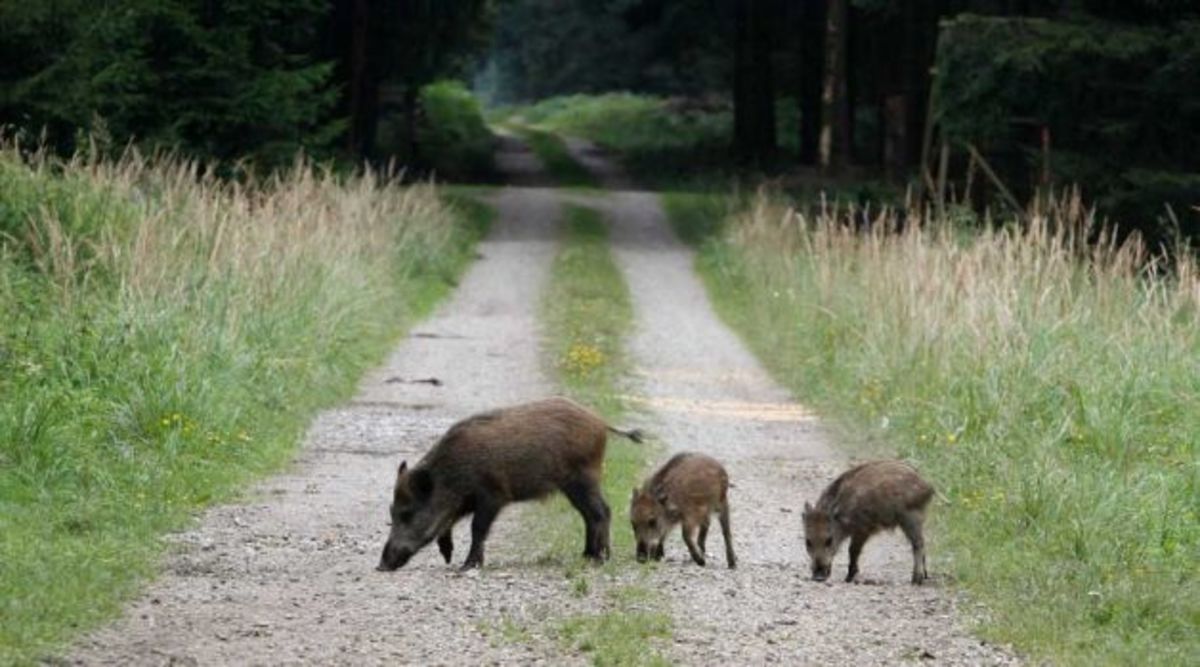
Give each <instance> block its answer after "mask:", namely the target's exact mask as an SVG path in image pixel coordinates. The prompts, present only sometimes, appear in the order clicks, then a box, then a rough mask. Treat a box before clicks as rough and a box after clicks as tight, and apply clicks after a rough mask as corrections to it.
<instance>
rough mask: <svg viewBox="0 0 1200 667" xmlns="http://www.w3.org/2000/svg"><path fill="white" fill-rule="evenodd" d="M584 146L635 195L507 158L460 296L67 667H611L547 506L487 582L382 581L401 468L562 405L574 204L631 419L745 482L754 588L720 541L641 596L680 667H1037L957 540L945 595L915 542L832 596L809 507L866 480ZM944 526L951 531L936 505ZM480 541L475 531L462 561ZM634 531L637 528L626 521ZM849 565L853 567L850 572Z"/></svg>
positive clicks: (659, 571)
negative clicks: (542, 540) (584, 628)
mask: <svg viewBox="0 0 1200 667" xmlns="http://www.w3.org/2000/svg"><path fill="white" fill-rule="evenodd" d="M569 146H570V148H571V150H572V151H573V152H575V153H576V154H577V156H578V157H579V158H580V159H581V161H582V162H583V163H584V164H586V165H587V166H588V167H589V168H591V169H593V170H594V171H596V173H597V174H598V175H599V176H600V177H601V179H602V180H603V181H604V182H605V184H606V185H608V186H610V187H614V189H613V190H612V191H610V192H608V193H606V194H603V195H585V194H580V193H578V192H575V193H571V192H568V191H562V192H560V191H557V190H554V189H552V188H547V187H543V186H544V185H545V183H546V179H545V175H544V174H542V173H541V172H540V170H539V168H538V166H537V163H536V160H532V159H531V156H530V154H529V152H528V150H527V149H526V148H525V147H524V146H522V145H521V144H520V143H519V142H517V141H515V140H513V139H511V138H508V139H505V140H504V142H503V144H502V148H501V150H502V153H501V155H500V156H499V158H500V159H499V163H500V164H501V165H502V166H503V167H504V168H506V169H507V170H508V171H509V173H510V174H511V175H512V178H511V180H510V182H511V183H512V184H511V185H510V186H509V187H506V188H503V189H501V190H499V191H497V192H496V193H495V194H494V195H492V196H491V198H490V200H489V202H490V203H491V204H492V205H494V206H495V208H496V210H497V214H498V215H497V221H496V223H495V224H494V226H493V228H492V231H491V233H490V234H489V236H488V238H487V239H486V240H485V241H484V242H483V243H481V245H480V246H479V254H480V259H479V260H478V261H477V262H476V263H475V264H474V265H473V266H472V267H471V268H470V269H469V271H468V272H467V274H466V275H465V276H464V278H463V280H462V282H461V284H460V286H459V288H458V289H457V291H456V292H455V294H454V295H453V296H452V298H450V299H449V300H448V301H447V302H445V303H444V304H443V305H442V306H441V307H440V308H439V309H438V310H437V311H436V313H435V314H434V315H433V316H432V317H431V318H430V319H429V320H427V321H425V322H423V323H421V324H420V325H418V326H417V327H416V328H415V329H414V331H413V333H412V334H411V335H410V336H408V337H407V338H406V339H405V340H404V341H403V342H402V343H401V344H400V346H399V347H398V348H397V349H396V351H395V352H394V353H393V355H392V356H391V358H390V359H388V361H387V362H386V363H385V364H384V365H383V366H382V367H380V368H379V369H376V370H375V371H374V372H372V373H370V374H369V375H368V376H367V377H366V378H364V380H363V382H362V384H361V387H360V391H359V394H358V396H357V397H356V398H355V399H353V400H352V401H350V402H349V403H347V404H345V405H342V406H339V407H337V408H335V409H332V410H329V411H326V412H324V413H323V414H321V415H320V416H318V417H317V419H316V420H315V421H314V423H313V424H312V426H311V428H310V431H309V433H308V435H307V438H306V442H305V444H304V446H303V448H302V449H301V450H300V451H299V453H298V455H297V457H296V459H295V462H294V463H293V464H292V466H291V467H290V469H289V470H287V471H286V472H284V473H282V474H280V475H278V476H276V477H274V478H271V479H268V480H265V481H263V482H262V483H260V484H258V485H257V486H256V487H255V488H254V489H252V490H251V491H250V492H248V493H247V495H246V497H245V499H244V500H243V501H242V502H240V503H237V504H231V505H226V506H221V507H216V508H213V509H211V510H209V511H207V512H206V513H204V515H203V516H202V517H201V518H200V520H199V521H198V522H197V523H196V525H195V526H194V527H193V528H192V529H191V530H189V531H186V532H184V533H181V534H179V535H176V536H174V537H173V538H172V542H173V545H172V548H171V549H170V553H169V555H168V556H167V558H166V559H165V563H164V566H163V571H162V574H161V576H160V577H159V578H158V579H157V580H155V581H154V582H152V583H151V584H149V585H148V586H147V588H146V589H145V591H144V592H143V593H142V594H141V595H140V596H139V597H138V598H137V599H136V600H135V601H133V602H132V603H131V604H130V605H129V606H128V608H127V611H126V613H125V614H124V616H123V617H122V618H121V619H119V620H117V621H115V622H114V623H112V624H111V625H109V626H107V627H104V628H102V629H100V630H98V631H96V632H94V633H92V634H90V635H89V636H87V637H86V638H84V639H83V640H81V641H80V642H78V643H77V644H76V645H75V646H74V648H73V649H72V651H70V652H69V654H68V655H67V656H66V658H64V661H63V662H64V664H81V665H102V664H113V665H131V664H132V665H187V664H195V665H216V664H237V665H243V664H247V665H249V664H261V665H277V664H354V665H367V664H393V665H394V664H412V665H434V664H446V665H451V664H454V665H463V664H470V665H475V664H554V665H559V664H574V663H579V664H585V663H586V662H587V661H588V656H587V655H584V654H582V653H580V652H578V651H577V650H575V649H573V648H572V647H570V646H567V645H564V644H563V643H561V642H558V641H555V640H554V638H553V637H552V636H551V635H552V633H550V632H549V631H547V630H545V627H546V626H547V625H551V624H552V623H553V621H554V619H557V618H562V617H563V616H565V615H572V614H580V613H588V612H594V611H596V607H597V606H598V605H597V604H596V602H595V600H594V598H595V595H593V596H583V597H580V596H579V595H572V592H571V591H570V590H569V589H570V582H569V581H567V580H566V579H565V578H564V577H563V573H562V568H561V566H555V565H553V564H545V563H541V562H539V561H538V559H537V556H538V555H539V554H540V553H541V550H540V549H538V548H530V545H529V544H528V540H529V539H530V535H529V534H528V531H523V530H522V521H521V520H520V516H521V515H522V514H523V513H526V512H537V511H538V510H539V508H540V505H538V504H530V505H525V506H517V507H513V508H510V509H509V510H506V511H505V513H504V514H503V515H502V516H501V518H500V520H499V521H498V522H497V524H496V527H495V530H494V532H493V535H492V537H491V539H490V540H489V542H488V563H487V566H486V567H485V568H484V569H483V570H482V571H479V572H472V573H469V574H466V575H463V574H459V573H458V572H457V570H456V567H457V562H456V563H455V567H449V566H446V565H445V564H443V562H442V560H441V557H440V555H439V554H438V553H437V549H435V548H432V547H431V548H428V549H426V550H425V551H423V552H422V553H420V554H418V555H417V556H416V557H415V558H414V559H413V560H412V562H410V563H409V564H408V565H407V566H406V567H405V568H403V569H402V570H399V571H397V572H394V573H379V572H376V571H375V570H374V566H375V564H376V562H377V560H378V556H379V550H380V548H381V546H382V544H383V540H384V537H385V536H386V531H387V527H386V522H387V516H386V512H387V503H388V495H389V491H390V485H391V482H392V479H393V477H394V474H395V468H396V465H397V464H398V463H399V461H400V459H401V458H408V459H409V460H415V459H418V458H419V457H420V456H421V454H422V452H423V451H424V450H425V449H426V448H427V447H428V446H429V445H431V444H432V443H433V442H434V440H435V439H436V438H437V436H438V435H440V433H441V432H442V431H444V430H445V429H446V428H447V427H448V426H449V425H450V424H451V423H453V422H454V421H456V420H457V419H459V418H461V417H464V416H466V415H468V414H470V413H472V412H476V411H479V410H482V409H486V408H491V407H495V406H499V405H504V404H509V403H514V402H519V401H523V400H529V399H534V398H538V397H542V396H546V395H550V394H553V393H554V391H555V389H554V386H553V383H552V381H551V380H550V378H548V377H546V375H545V374H544V368H545V365H544V363H543V360H542V357H541V338H540V335H539V325H538V321H537V310H538V304H539V299H540V295H541V293H542V289H543V287H544V283H545V281H546V279H547V276H548V275H549V267H550V263H551V261H552V259H553V257H554V253H555V250H556V248H557V242H558V238H559V231H558V230H559V221H560V219H561V209H562V205H563V204H564V202H567V201H573V202H577V203H584V204H586V205H589V206H592V207H595V208H597V209H598V210H600V211H602V212H603V213H604V214H605V215H606V216H607V218H608V220H609V222H610V225H611V230H612V232H611V238H612V243H613V249H614V252H615V256H616V259H617V261H618V264H619V265H620V267H621V269H622V271H623V273H624V275H625V278H626V280H627V281H628V283H629V287H630V291H631V294H632V297H633V301H634V308H635V312H636V326H635V329H634V331H632V332H631V333H630V339H629V349H630V352H631V355H632V357H633V359H634V362H635V366H636V369H637V370H636V373H635V376H634V377H632V378H630V381H629V387H630V390H629V392H630V396H629V400H630V402H631V404H633V405H634V406H635V408H636V409H635V411H634V412H633V413H632V414H631V415H630V416H629V418H628V419H627V422H628V423H629V424H630V425H636V426H639V427H642V428H645V429H646V430H648V431H650V432H652V433H653V434H654V435H655V436H656V437H657V439H658V440H660V441H662V442H663V443H664V444H665V446H666V449H667V450H668V452H669V451H673V450H683V449H688V450H696V451H702V452H706V453H708V454H710V455H712V456H714V457H716V458H717V459H719V460H721V461H723V462H724V463H725V464H726V466H727V468H728V470H729V472H730V476H731V479H732V482H733V485H734V488H733V489H732V491H731V504H732V524H733V535H734V541H735V545H736V548H737V553H738V557H739V561H740V562H739V567H738V569H737V570H728V569H726V568H725V564H724V558H723V554H724V551H723V547H722V545H721V542H720V536H719V534H714V537H712V538H710V540H709V544H708V546H709V551H710V557H711V558H710V562H709V567H707V568H699V567H696V566H694V565H692V564H691V563H690V561H687V560H686V558H685V557H686V551H685V550H684V548H683V545H682V542H681V540H679V538H678V536H677V535H673V536H672V537H671V539H670V541H669V542H668V544H667V561H666V562H664V563H663V564H662V565H661V566H659V567H657V568H654V569H653V570H652V571H651V572H650V573H649V574H648V576H638V577H637V582H638V585H641V586H646V587H649V588H651V589H653V590H655V591H658V592H660V593H661V600H663V601H665V607H666V609H667V610H668V611H669V612H670V613H671V615H672V616H673V618H674V638H673V640H672V641H670V642H668V643H666V644H665V647H664V648H663V651H664V653H665V655H666V657H667V658H668V659H669V660H670V661H672V662H674V663H677V664H686V665H708V664H721V665H730V664H762V663H768V662H772V663H782V664H896V663H899V662H905V661H915V662H924V663H932V664H972V665H975V664H1009V663H1013V662H1015V659H1014V658H1013V656H1011V655H1010V654H1008V653H1006V652H1004V651H1002V650H1000V649H997V648H995V647H992V646H990V645H986V644H984V643H983V642H981V641H980V640H978V639H977V638H974V637H972V636H971V635H970V634H969V632H968V631H967V630H966V628H965V625H964V623H963V621H962V620H961V619H962V615H961V614H960V612H959V611H958V609H957V605H958V600H957V598H956V596H955V595H954V594H953V592H952V591H948V590H946V589H945V588H943V587H942V586H940V585H938V577H937V574H938V571H939V567H938V566H939V561H938V550H937V543H936V541H934V542H932V543H931V545H930V553H931V561H930V570H931V572H932V573H933V574H934V582H933V585H928V586H924V587H919V588H918V587H913V586H911V585H910V584H909V583H908V577H909V571H910V564H911V560H910V557H909V551H908V547H907V543H905V542H904V541H903V540H902V538H899V537H897V536H881V537H878V538H876V539H875V540H873V541H872V542H871V543H870V544H869V545H868V547H867V549H866V551H865V553H864V562H863V563H862V569H863V576H864V582H863V583H860V584H856V585H847V584H843V583H841V582H840V580H839V579H837V578H835V580H836V583H823V584H818V583H814V582H811V581H809V580H808V578H807V569H806V562H807V561H806V556H805V554H804V552H803V546H802V538H801V535H800V530H801V529H800V508H801V507H802V506H803V501H804V500H805V499H813V500H815V498H816V496H817V495H818V493H819V492H820V490H821V488H822V487H823V485H824V484H826V483H827V482H828V481H829V480H830V479H832V477H833V476H834V475H835V474H836V473H837V472H838V471H839V470H841V469H842V468H844V467H845V465H846V463H847V461H846V460H845V458H844V457H843V456H842V455H840V454H839V453H838V451H837V449H836V448H835V447H834V446H833V445H832V443H831V442H830V440H829V439H828V436H827V434H825V433H824V432H823V431H822V429H821V427H820V424H819V422H818V421H817V420H816V419H815V418H814V417H813V415H811V414H810V413H808V412H807V411H805V410H804V408H803V407H802V406H799V405H797V404H796V403H795V402H794V401H793V400H792V399H791V398H790V397H789V395H788V393H787V392H786V391H785V390H783V389H782V388H781V387H779V386H778V385H776V384H775V383H774V382H773V381H772V380H771V379H770V378H769V376H768V375H767V374H766V372H765V371H764V370H763V369H762V367H761V365H760V364H759V363H758V362H757V360H756V359H755V358H754V357H753V356H752V355H751V354H750V353H749V352H748V351H747V350H746V348H745V347H744V346H743V345H742V343H741V341H739V340H738V338H737V337H736V336H735V335H734V334H733V333H732V332H731V331H730V330H729V329H728V328H727V327H726V326H725V325H724V324H723V323H722V322H720V321H719V320H718V318H717V317H716V315H715V314H714V312H713V310H712V308H711V306H710V305H709V303H708V300H707V297H706V295H705V292H704V289H703V286H702V285H701V284H700V282H699V280H698V278H697V277H696V275H695V274H694V272H693V271H692V253H691V251H690V250H689V249H688V248H686V247H685V246H684V245H682V244H681V243H680V242H679V241H678V240H677V239H676V238H675V236H674V235H673V233H672V232H671V230H670V228H669V226H668V225H667V224H666V221H665V219H664V216H663V213H662V210H661V208H660V206H659V203H658V199H657V197H656V196H655V195H653V194H651V193H645V192H637V191H633V190H629V189H625V186H626V183H627V181H626V180H625V179H624V178H623V177H622V176H621V175H620V172H619V170H618V169H616V168H615V167H614V166H613V165H612V164H611V163H608V162H606V161H605V160H604V157H603V156H602V155H601V154H599V153H598V152H597V151H595V150H594V149H593V148H591V147H590V146H588V145H587V144H585V143H583V142H577V141H572V142H570V143H569ZM617 187H619V188H621V189H619V190H618V189H615V188H617ZM434 378H436V380H437V383H436V384H434V383H432V382H430V381H429V380H431V379H434ZM665 456H666V454H664V457H665ZM609 501H610V504H613V505H614V506H616V505H618V504H624V503H626V502H627V496H621V497H617V498H610V499H609ZM932 513H933V519H932V520H933V521H936V513H937V508H936V506H935V507H934V508H933V510H932ZM468 523H469V522H462V523H460V524H459V526H458V527H457V529H456V534H455V541H456V544H458V545H459V552H460V553H458V554H456V556H457V557H456V561H458V560H461V558H462V555H463V552H464V548H465V546H466V545H467V544H468V542H469V539H468V538H469V536H468V534H467V532H468V526H467V524H468ZM613 530H629V527H628V526H627V525H624V524H621V523H619V522H614V525H613ZM835 566H839V567H842V568H844V566H845V555H844V554H842V557H841V559H839V560H838V561H837V562H836V563H835ZM631 576H632V575H629V574H620V573H618V574H616V575H613V576H612V577H610V578H611V579H612V583H620V582H621V581H623V580H627V579H629V578H630V577H631ZM596 595H598V593H597V594H596ZM509 621H512V622H515V623H519V624H520V625H521V626H522V627H525V628H529V630H527V631H524V632H522V633H520V637H519V640H516V641H514V640H512V639H511V638H508V639H506V638H505V637H504V636H503V635H504V633H503V632H502V631H500V630H498V629H497V628H498V627H499V626H500V624H502V623H504V622H509Z"/></svg>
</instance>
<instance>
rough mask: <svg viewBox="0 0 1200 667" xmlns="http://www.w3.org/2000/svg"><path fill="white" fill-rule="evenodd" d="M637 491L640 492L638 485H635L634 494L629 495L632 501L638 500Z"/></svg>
mask: <svg viewBox="0 0 1200 667" xmlns="http://www.w3.org/2000/svg"><path fill="white" fill-rule="evenodd" d="M637 492H638V490H637V487H636V486H635V487H633V495H632V496H630V497H629V500H630V502H632V501H634V500H637Z"/></svg>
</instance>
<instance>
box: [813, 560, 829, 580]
mask: <svg viewBox="0 0 1200 667" xmlns="http://www.w3.org/2000/svg"><path fill="white" fill-rule="evenodd" d="M832 570H833V568H832V567H831V566H830V564H829V563H826V564H825V565H813V568H812V578H813V581H825V580H826V579H828V578H829V573H830V572H831V571H832Z"/></svg>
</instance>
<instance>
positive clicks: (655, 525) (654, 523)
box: [650, 519, 658, 530]
mask: <svg viewBox="0 0 1200 667" xmlns="http://www.w3.org/2000/svg"><path fill="white" fill-rule="evenodd" d="M657 529H658V521H657V520H655V519H650V530H657Z"/></svg>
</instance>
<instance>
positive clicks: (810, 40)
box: [798, 0, 825, 165]
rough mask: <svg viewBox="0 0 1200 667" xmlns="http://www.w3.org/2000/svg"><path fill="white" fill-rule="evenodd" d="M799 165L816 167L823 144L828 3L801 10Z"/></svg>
mask: <svg viewBox="0 0 1200 667" xmlns="http://www.w3.org/2000/svg"><path fill="white" fill-rule="evenodd" d="M799 32H800V91H799V98H800V99H799V100H798V105H799V107H800V163H801V164H807V165H815V164H817V156H818V150H817V147H818V145H819V143H820V141H821V85H822V82H823V80H824V77H825V2H824V0H803V4H802V5H801V8H800V31H799Z"/></svg>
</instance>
